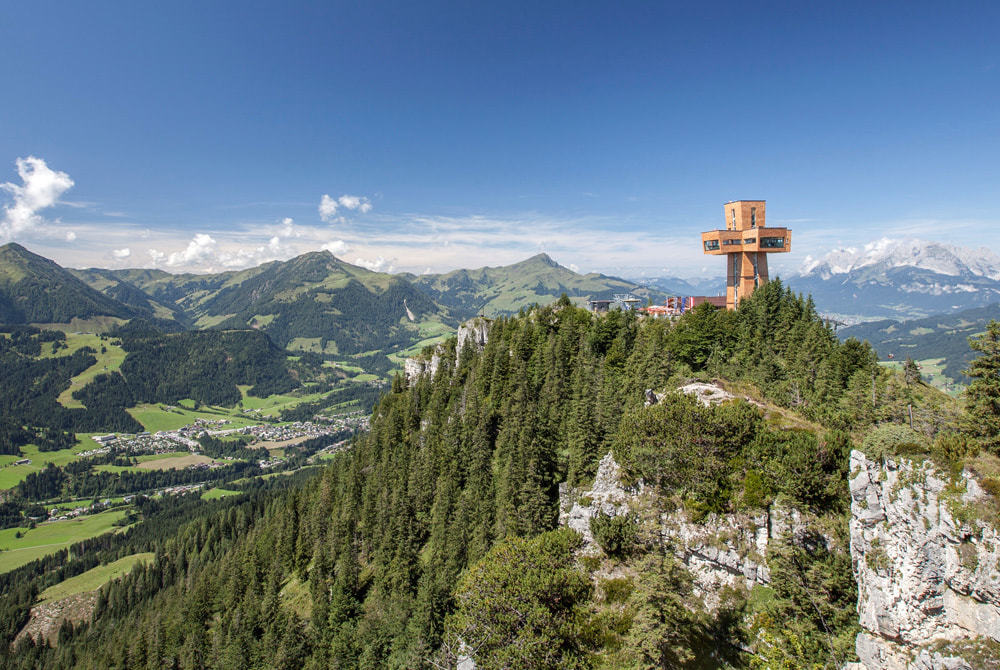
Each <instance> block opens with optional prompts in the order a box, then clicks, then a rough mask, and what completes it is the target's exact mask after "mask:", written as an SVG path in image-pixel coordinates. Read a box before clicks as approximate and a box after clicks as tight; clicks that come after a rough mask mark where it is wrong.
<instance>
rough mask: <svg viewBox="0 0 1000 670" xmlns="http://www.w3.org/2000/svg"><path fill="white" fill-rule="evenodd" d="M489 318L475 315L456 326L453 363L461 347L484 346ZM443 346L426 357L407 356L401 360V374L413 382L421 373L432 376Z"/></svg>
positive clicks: (438, 362) (458, 355)
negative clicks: (456, 335)
mask: <svg viewBox="0 0 1000 670" xmlns="http://www.w3.org/2000/svg"><path fill="white" fill-rule="evenodd" d="M489 330H490V320H489V319H486V318H483V317H476V318H475V319H472V320H471V321H466V322H465V323H463V324H462V325H461V326H459V327H458V342H457V343H456V344H455V364H456V365H457V364H458V361H459V357H460V356H461V355H462V349H464V348H465V347H466V346H467V345H471V346H473V347H476V348H477V349H479V350H482V348H483V347H485V346H486V340H487V339H488V338H489ZM443 353H444V347H442V346H441V345H438V346H436V347H434V353H432V354H431V355H430V358H428V357H427V356H426V355H423V356H414V357H413V358H407V359H406V360H405V361H404V362H403V375H404V376H405V377H406V381H407V382H413V380H415V379H416V378H417V377H420V376H421V375H429V376H431V377H433V376H434V375H435V374H436V373H437V371H438V368H439V367H440V366H441V355H442V354H443Z"/></svg>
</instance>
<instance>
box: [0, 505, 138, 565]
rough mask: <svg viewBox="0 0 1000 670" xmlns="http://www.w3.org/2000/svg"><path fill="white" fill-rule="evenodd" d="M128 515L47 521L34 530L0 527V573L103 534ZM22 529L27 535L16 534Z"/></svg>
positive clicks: (113, 513)
mask: <svg viewBox="0 0 1000 670" xmlns="http://www.w3.org/2000/svg"><path fill="white" fill-rule="evenodd" d="M124 516H125V510H121V509H117V510H111V511H108V512H101V513H100V514H93V515H89V516H81V517H78V518H76V519H67V520H66V521H52V522H50V523H43V524H39V525H38V526H37V527H36V528H33V529H30V530H25V529H20V528H6V529H4V530H0V572H9V571H11V570H13V569H14V568H18V567H20V566H22V565H24V564H25V563H30V562H31V561H33V560H35V559H36V558H41V557H42V556H45V555H47V554H52V553H55V552H57V551H59V550H60V549H65V548H66V547H68V546H69V545H71V544H73V543H74V542H79V541H81V540H86V539H87V538H90V537H96V536H98V535H103V534H104V533H106V532H108V531H110V530H113V529H114V528H115V526H114V523H115V521H118V520H119V519H121V518H122V517H124ZM18 531H21V532H22V533H24V537H21V538H17V537H15V534H16V533H17V532H18Z"/></svg>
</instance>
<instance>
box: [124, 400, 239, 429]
mask: <svg viewBox="0 0 1000 670" xmlns="http://www.w3.org/2000/svg"><path fill="white" fill-rule="evenodd" d="M167 407H168V406H167V405H151V404H142V405H139V406H137V407H131V408H129V409H128V410H126V411H127V412H128V413H129V414H131V415H132V416H133V417H134V418H135V420H136V421H138V422H139V423H141V424H142V425H143V427H144V428H145V429H146V430H147V431H149V432H150V433H157V432H159V431H161V430H177V429H178V428H183V427H184V426H186V425H188V424H190V423H194V422H195V421H196V420H197V419H207V420H212V421H215V420H218V419H228V420H229V421H231V422H232V423H231V424H230V425H229V426H227V427H228V428H239V427H242V426H251V425H253V424H255V423H257V421H255V420H254V419H253V418H252V417H245V416H241V415H240V413H239V412H238V411H236V410H229V409H222V408H216V407H209V408H202V409H198V410H196V409H190V408H188V407H184V406H183V404H181V405H175V406H173V409H167Z"/></svg>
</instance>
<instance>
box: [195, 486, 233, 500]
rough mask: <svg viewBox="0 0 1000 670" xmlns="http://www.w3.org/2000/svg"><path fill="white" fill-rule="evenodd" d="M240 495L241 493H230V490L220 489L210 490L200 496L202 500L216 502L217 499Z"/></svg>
mask: <svg viewBox="0 0 1000 670" xmlns="http://www.w3.org/2000/svg"><path fill="white" fill-rule="evenodd" d="M240 493H242V491H232V490H230V489H220V488H212V489H209V490H207V491H205V492H204V493H202V494H201V499H202V500H218V499H219V498H225V497H226V496H235V495H239V494H240Z"/></svg>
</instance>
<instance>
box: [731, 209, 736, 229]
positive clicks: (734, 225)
mask: <svg viewBox="0 0 1000 670" xmlns="http://www.w3.org/2000/svg"><path fill="white" fill-rule="evenodd" d="M732 230H736V210H735V209H734V210H733V227H732Z"/></svg>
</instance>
